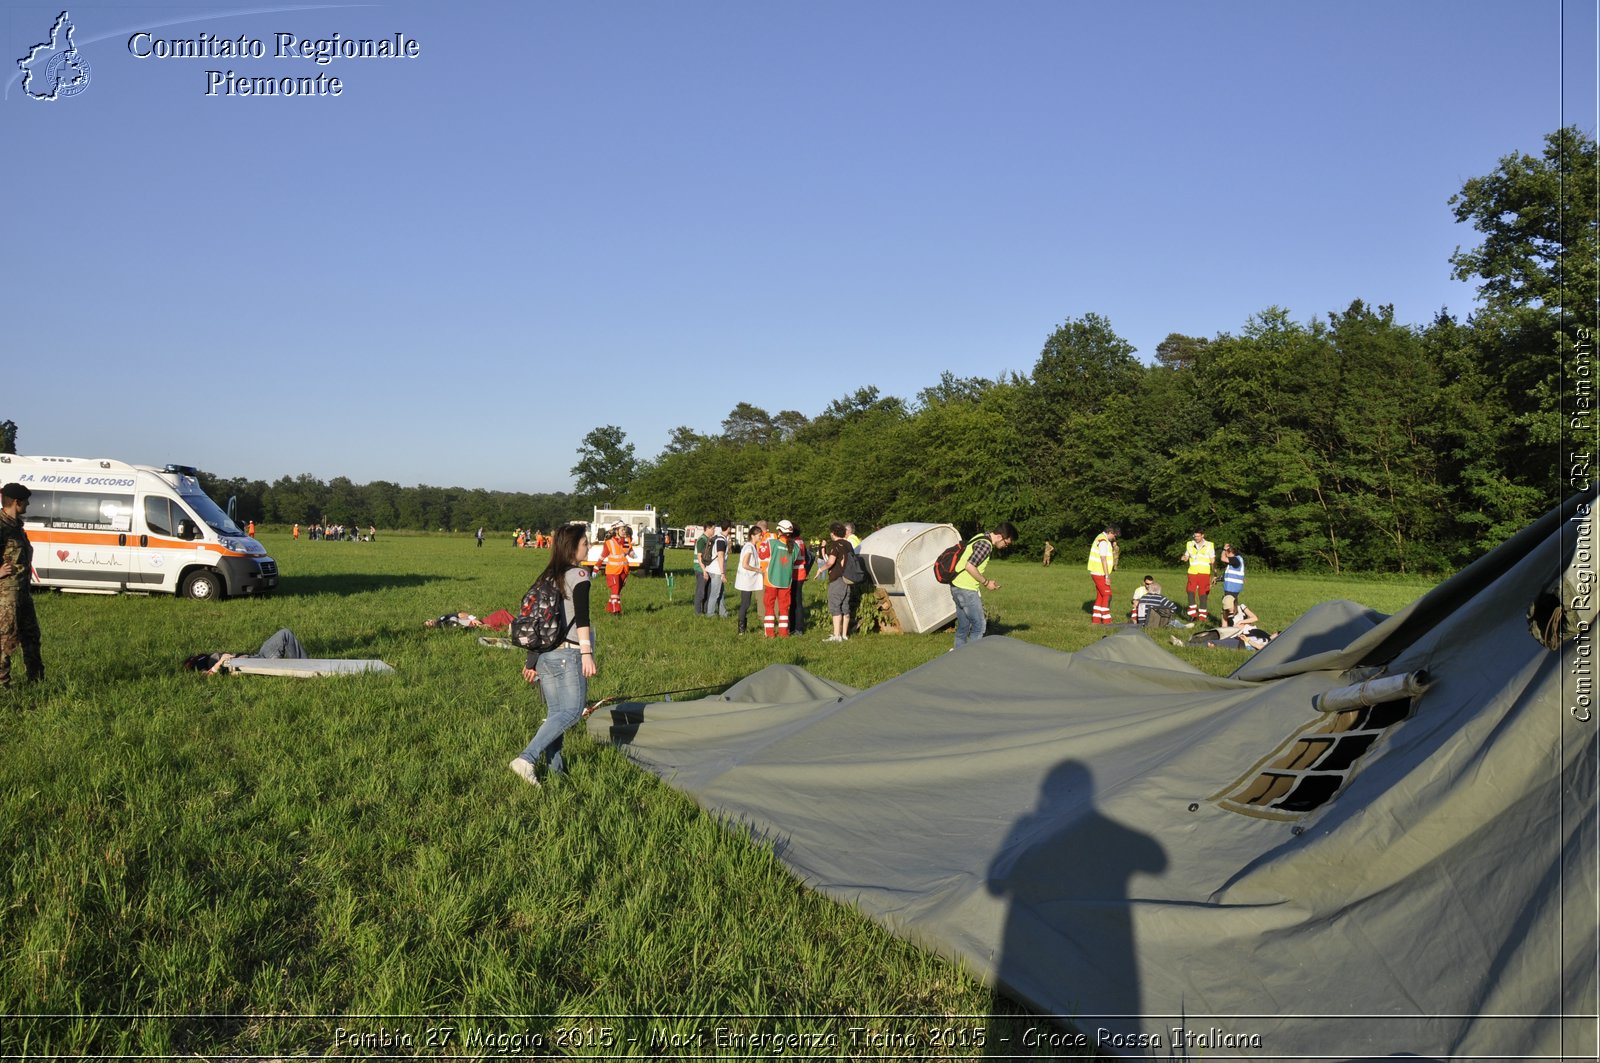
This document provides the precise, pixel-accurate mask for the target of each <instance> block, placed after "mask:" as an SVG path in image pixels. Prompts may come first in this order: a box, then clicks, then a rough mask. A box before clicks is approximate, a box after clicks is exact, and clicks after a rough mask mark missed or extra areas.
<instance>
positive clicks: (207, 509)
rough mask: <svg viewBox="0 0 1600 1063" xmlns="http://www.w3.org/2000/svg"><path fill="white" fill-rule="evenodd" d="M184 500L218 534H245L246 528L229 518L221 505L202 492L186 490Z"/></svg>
mask: <svg viewBox="0 0 1600 1063" xmlns="http://www.w3.org/2000/svg"><path fill="white" fill-rule="evenodd" d="M183 500H184V502H185V503H187V504H188V506H189V508H190V509H192V510H194V511H195V515H196V516H198V517H199V518H200V519H201V520H203V521H205V522H206V524H207V525H209V526H210V528H211V530H212V531H214V532H216V533H217V534H218V535H243V534H244V529H243V528H241V527H239V526H238V525H237V524H235V523H234V522H233V521H231V520H229V519H228V515H227V514H226V513H224V512H222V509H221V507H220V506H218V505H217V504H216V503H215V502H213V501H211V499H209V498H207V497H206V496H205V495H203V494H201V493H200V492H198V491H195V492H193V493H189V492H185V493H184V496H183Z"/></svg>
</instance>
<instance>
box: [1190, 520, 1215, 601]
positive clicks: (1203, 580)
mask: <svg viewBox="0 0 1600 1063" xmlns="http://www.w3.org/2000/svg"><path fill="white" fill-rule="evenodd" d="M1216 561H1217V548H1216V546H1215V544H1213V543H1212V542H1211V541H1210V540H1209V539H1207V538H1206V533H1205V532H1204V531H1201V530H1199V529H1196V531H1195V533H1194V538H1193V539H1191V540H1190V541H1189V542H1188V544H1186V545H1185V546H1184V548H1183V562H1184V564H1186V565H1187V566H1188V567H1189V582H1188V584H1187V590H1188V592H1189V619H1190V620H1192V621H1194V622H1195V623H1199V624H1203V623H1205V622H1206V620H1207V618H1208V617H1209V615H1210V612H1211V569H1212V566H1213V565H1215V564H1216Z"/></svg>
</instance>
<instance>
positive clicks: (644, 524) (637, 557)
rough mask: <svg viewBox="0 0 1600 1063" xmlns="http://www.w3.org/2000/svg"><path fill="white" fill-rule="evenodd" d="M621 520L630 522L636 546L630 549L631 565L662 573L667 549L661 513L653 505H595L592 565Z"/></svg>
mask: <svg viewBox="0 0 1600 1063" xmlns="http://www.w3.org/2000/svg"><path fill="white" fill-rule="evenodd" d="M618 521H621V522H622V523H624V524H626V525H627V526H628V537H629V538H630V539H632V540H633V548H632V549H631V550H629V551H628V569H629V570H630V571H632V572H642V573H644V574H645V575H647V576H659V575H661V573H662V572H664V571H665V570H666V561H665V551H664V550H663V549H662V534H661V533H662V531H663V530H664V528H663V526H662V523H661V514H660V513H657V512H656V510H655V509H654V508H652V507H650V506H646V507H644V508H643V509H596V510H595V511H594V520H592V521H591V522H590V523H589V557H588V562H589V564H590V565H594V564H596V563H598V562H599V561H600V559H601V556H602V551H603V547H602V546H601V543H603V542H604V541H605V540H606V539H609V538H610V537H611V530H612V529H613V528H614V527H616V524H617V522H618Z"/></svg>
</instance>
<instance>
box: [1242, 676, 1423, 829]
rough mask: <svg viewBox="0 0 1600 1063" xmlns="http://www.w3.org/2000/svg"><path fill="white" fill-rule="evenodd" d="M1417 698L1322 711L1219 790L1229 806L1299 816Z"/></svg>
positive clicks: (1348, 772) (1350, 771)
mask: <svg viewBox="0 0 1600 1063" xmlns="http://www.w3.org/2000/svg"><path fill="white" fill-rule="evenodd" d="M1415 700H1416V699H1415V698H1409V697H1408V698H1400V699H1397V700H1393V701H1385V702H1380V703H1378V704H1376V705H1365V706H1361V707H1359V708H1356V709H1347V710H1344V711H1339V712H1329V713H1325V714H1324V715H1323V716H1322V717H1321V718H1319V719H1317V720H1313V721H1312V722H1311V723H1309V724H1307V725H1306V726H1304V727H1302V728H1301V729H1300V731H1299V732H1297V733H1296V734H1294V735H1292V736H1290V738H1289V739H1288V740H1287V741H1285V742H1284V743H1283V744H1281V745H1280V746H1279V747H1278V748H1277V749H1276V750H1274V751H1273V752H1272V753H1269V754H1268V755H1267V756H1266V757H1264V758H1262V759H1261V760H1260V761H1258V762H1257V764H1256V766H1255V767H1254V768H1252V769H1251V770H1250V771H1249V772H1247V773H1246V774H1245V776H1244V777H1243V778H1242V779H1239V780H1238V781H1236V782H1235V783H1234V784H1233V785H1232V786H1230V787H1228V788H1227V789H1226V790H1224V791H1223V792H1222V793H1220V794H1215V795H1213V797H1212V799H1213V800H1215V801H1217V803H1218V804H1220V805H1221V806H1222V807H1223V808H1226V809H1228V810H1229V811H1232V812H1239V813H1243V814H1244V815H1250V816H1261V817H1266V818H1272V819H1298V818H1299V817H1301V816H1303V815H1305V814H1306V813H1308V812H1311V811H1313V810H1315V809H1318V808H1321V807H1322V806H1323V805H1325V804H1327V803H1328V802H1329V801H1331V800H1333V799H1334V798H1335V797H1336V796H1337V795H1338V794H1339V791H1341V790H1343V789H1344V787H1345V785H1346V784H1347V783H1348V782H1349V781H1350V779H1351V778H1352V777H1353V776H1354V775H1355V773H1356V772H1357V771H1358V770H1359V769H1360V767H1361V764H1362V762H1363V760H1364V759H1365V757H1366V756H1367V755H1368V754H1369V753H1371V752H1372V751H1373V749H1374V747H1375V746H1376V745H1377V743H1378V740H1379V739H1380V738H1382V737H1383V736H1384V735H1385V734H1386V733H1387V732H1388V730H1389V729H1390V728H1391V727H1393V726H1395V725H1396V724H1398V723H1400V722H1402V721H1403V720H1406V719H1407V718H1409V717H1410V716H1411V714H1412V712H1413V710H1414V707H1415Z"/></svg>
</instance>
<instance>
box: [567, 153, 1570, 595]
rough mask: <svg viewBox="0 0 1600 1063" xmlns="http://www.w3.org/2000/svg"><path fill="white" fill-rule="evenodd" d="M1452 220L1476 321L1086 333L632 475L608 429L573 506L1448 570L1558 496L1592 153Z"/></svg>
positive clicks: (739, 428)
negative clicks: (1011, 365) (1005, 363)
mask: <svg viewBox="0 0 1600 1063" xmlns="http://www.w3.org/2000/svg"><path fill="white" fill-rule="evenodd" d="M1449 203H1450V206H1451V208H1452V210H1453V211H1454V214H1455V217H1456V219H1457V221H1459V222H1462V223H1470V224H1471V225H1472V227H1473V228H1474V229H1475V230H1476V231H1477V232H1478V233H1479V234H1480V235H1481V237H1482V242H1481V243H1480V244H1479V245H1478V246H1477V247H1475V248H1472V249H1469V250H1458V251H1457V252H1456V253H1455V254H1454V255H1452V256H1451V258H1450V266H1451V268H1452V270H1453V275H1454V276H1455V277H1456V278H1458V279H1461V280H1468V281H1473V282H1475V283H1476V285H1477V290H1478V295H1479V300H1480V305H1479V306H1478V308H1477V309H1476V310H1475V311H1474V313H1473V314H1472V315H1471V317H1470V318H1469V319H1468V320H1466V321H1460V320H1457V319H1456V318H1455V317H1453V316H1452V315H1450V314H1449V313H1448V311H1446V310H1443V309H1441V310H1440V311H1439V313H1438V314H1437V315H1436V316H1435V317H1434V319H1433V320H1432V321H1429V322H1427V323H1426V324H1423V325H1408V324H1402V323H1400V322H1397V321H1396V320H1395V318H1394V310H1393V307H1391V306H1385V305H1376V306H1374V305H1368V304H1367V303H1365V302H1363V301H1360V300H1357V301H1354V302H1351V303H1350V304H1349V305H1348V306H1345V307H1343V308H1341V309H1336V310H1333V311H1331V312H1329V313H1327V314H1325V315H1324V316H1322V317H1318V318H1314V319H1312V320H1308V321H1295V320H1292V319H1291V318H1290V315H1289V313H1288V312H1287V311H1285V310H1284V309H1282V308H1280V307H1267V308H1265V309H1263V310H1262V311H1260V312H1259V313H1257V314H1255V315H1253V316H1251V317H1250V318H1249V320H1247V321H1245V322H1244V323H1243V324H1242V325H1241V326H1240V327H1239V328H1238V330H1237V331H1235V332H1225V333H1222V334H1219V335H1216V336H1212V337H1198V336H1188V335H1183V334H1180V333H1172V334H1170V335H1168V337H1167V338H1166V340H1165V341H1163V342H1162V343H1161V344H1160V345H1159V346H1158V348H1157V350H1156V352H1155V359H1154V362H1153V364H1149V365H1146V364H1143V363H1141V362H1140V361H1139V360H1138V359H1137V358H1136V357H1135V356H1134V350H1133V347H1132V346H1131V345H1130V344H1129V343H1128V342H1127V341H1126V340H1124V339H1123V338H1122V337H1120V336H1119V335H1117V333H1116V331H1115V330H1114V329H1113V327H1112V324H1111V322H1109V321H1108V320H1106V319H1105V318H1103V317H1101V316H1099V315H1097V314H1094V313H1088V314H1084V315H1082V316H1081V317H1077V318H1074V319H1071V320H1068V321H1066V322H1064V323H1063V324H1062V325H1060V326H1059V327H1058V328H1056V329H1055V330H1054V331H1053V332H1052V333H1051V334H1050V336H1049V337H1048V338H1047V339H1046V340H1045V342H1044V346H1043V348H1042V350H1041V351H1040V354H1039V357H1038V360H1037V362H1036V363H1035V365H1034V367H1033V370H1032V372H1031V373H1028V374H1026V375H1022V374H1011V375H1008V376H1006V377H1004V378H1000V379H993V380H991V379H985V378H981V377H960V376H957V375H955V374H952V373H949V372H946V373H945V374H943V375H942V376H941V377H940V379H939V381H938V383H937V384H934V385H932V386H930V387H928V388H925V389H923V390H922V391H920V392H919V393H918V394H917V395H916V396H915V397H914V398H913V399H911V400H909V401H908V400H906V399H902V398H898V397H893V396H885V395H881V394H880V393H879V392H878V390H877V389H876V388H872V387H864V388H861V389H859V390H857V391H855V392H853V393H852V394H849V395H846V396H844V397H842V398H840V399H838V400H836V401H835V402H833V403H831V404H830V405H829V406H828V407H827V409H825V410H823V411H822V412H821V413H820V414H818V415H816V416H814V417H807V416H805V415H803V414H801V413H799V412H797V411H794V410H780V411H777V412H776V413H772V412H769V411H767V410H765V409H763V408H761V407H759V406H755V405H753V404H751V403H746V402H741V403H739V404H738V405H737V406H736V407H735V408H734V409H733V410H732V411H731V412H730V413H729V414H728V416H727V417H726V418H725V419H724V420H723V421H722V423H721V426H720V429H721V430H720V431H718V432H712V433H700V432H697V431H696V430H694V429H693V428H690V427H688V426H682V427H679V428H677V429H675V430H674V431H673V432H672V434H671V438H670V440H669V443H668V445H667V446H666V448H665V449H664V450H663V451H662V452H661V453H660V454H659V455H657V456H656V457H655V458H653V459H650V460H646V461H638V460H636V459H635V458H634V454H633V448H632V445H631V444H628V443H627V442H626V440H625V436H624V433H623V432H622V430H621V429H619V428H617V427H616V426H614V425H606V426H603V427H601V428H597V429H595V430H594V431H593V432H591V433H590V434H589V435H588V436H587V437H586V438H585V440H584V444H583V447H582V448H581V449H580V452H579V462H578V464H577V465H576V466H575V467H574V468H573V475H574V477H575V480H576V484H577V492H578V494H579V495H580V497H583V498H585V499H604V500H608V501H613V502H616V503H618V504H630V505H640V504H643V503H646V502H649V503H652V504H654V505H655V506H656V507H657V508H658V509H664V510H666V511H668V512H669V513H671V514H673V515H674V522H675V523H687V522H698V521H700V520H703V519H707V518H712V517H721V516H726V517H732V518H734V519H749V518H752V517H754V516H758V515H759V516H768V517H788V518H790V519H792V520H795V521H796V522H797V523H799V524H800V526H801V527H802V529H805V530H810V531H812V532H816V531H819V530H820V529H822V528H823V527H825V526H826V524H827V523H828V522H829V521H833V520H853V521H855V523H856V524H857V526H858V527H861V528H863V529H867V528H872V527H877V526H881V525H884V524H891V523H896V522H900V521H937V522H945V521H948V522H953V523H956V524H957V525H959V526H961V527H962V528H963V530H967V531H970V530H973V529H977V528H980V527H987V526H988V525H990V524H991V523H993V522H995V521H998V520H1002V519H1009V520H1011V521H1012V522H1013V523H1015V524H1016V525H1017V526H1018V527H1019V529H1021V531H1022V535H1023V539H1024V542H1025V544H1028V545H1029V546H1031V547H1032V548H1034V549H1037V548H1038V547H1039V545H1040V544H1041V543H1042V541H1043V540H1045V539H1061V540H1064V541H1065V542H1070V543H1076V542H1078V541H1081V542H1082V543H1084V544H1087V543H1088V541H1089V540H1090V538H1092V537H1093V535H1094V534H1095V533H1096V532H1097V531H1098V530H1099V529H1100V528H1101V527H1102V526H1103V525H1104V524H1105V523H1107V522H1116V523H1119V524H1120V525H1121V526H1122V528H1123V536H1124V539H1123V541H1124V544H1125V549H1131V550H1133V551H1137V552H1141V553H1147V554H1151V555H1155V556H1165V555H1166V554H1168V553H1170V552H1171V551H1173V550H1175V549H1176V548H1177V547H1176V544H1179V543H1181V542H1182V541H1183V540H1184V539H1185V538H1186V537H1187V536H1188V535H1189V534H1190V533H1191V532H1192V531H1193V530H1194V529H1195V528H1197V527H1203V528H1205V529H1207V531H1208V532H1209V533H1210V535H1211V537H1212V538H1213V539H1217V540H1221V539H1226V540H1228V541H1231V542H1233V543H1235V544H1237V545H1239V546H1240V547H1241V548H1242V549H1243V550H1244V552H1245V553H1246V554H1247V555H1250V556H1253V557H1256V558H1259V559H1261V560H1264V561H1266V562H1267V563H1268V564H1271V565H1274V566H1282V567H1286V568H1318V569H1326V570H1331V571H1335V572H1337V571H1340V570H1342V569H1345V568H1359V569H1363V570H1371V571H1386V570H1387V571H1399V572H1443V571H1450V570H1453V569H1455V568H1458V567H1460V566H1461V565H1463V564H1465V563H1466V562H1468V561H1470V560H1472V559H1473V558H1474V557H1476V556H1478V555H1479V554H1480V553H1482V552H1483V551H1485V550H1487V549H1488V548H1490V547H1492V546H1494V545H1495V544H1497V543H1499V542H1501V541H1502V540H1504V539H1505V538H1506V537H1507V536H1508V535H1509V534H1511V533H1512V532H1514V531H1515V530H1517V529H1519V528H1521V527H1522V526H1524V525H1525V524H1527V523H1528V522H1529V521H1530V520H1532V519H1533V518H1534V517H1536V516H1537V515H1539V514H1540V513H1542V512H1543V511H1544V510H1546V509H1547V508H1549V507H1550V506H1552V505H1554V504H1555V503H1556V502H1557V501H1558V500H1559V498H1560V497H1561V495H1562V493H1563V490H1564V487H1563V481H1562V480H1561V478H1560V474H1559V469H1558V465H1559V464H1560V462H1559V451H1560V447H1561V444H1562V442H1563V427H1564V426H1563V422H1562V417H1561V399H1560V397H1561V394H1562V388H1563V386H1564V382H1563V376H1562V374H1563V370H1564V366H1565V365H1566V364H1567V363H1568V362H1569V361H1570V358H1569V357H1568V356H1569V355H1570V354H1571V352H1573V351H1574V350H1575V349H1577V346H1578V344H1579V343H1580V341H1581V340H1583V338H1584V337H1587V336H1592V332H1593V329H1594V326H1595V321H1594V310H1595V307H1596V305H1597V287H1596V265H1597V263H1600V241H1597V226H1600V221H1597V219H1600V210H1597V202H1596V165H1595V141H1594V139H1593V138H1592V137H1590V136H1588V135H1587V134H1585V133H1583V132H1582V131H1581V130H1578V129H1576V128H1570V127H1569V128H1564V129H1560V130H1557V131H1556V132H1554V133H1552V134H1550V135H1549V136H1548V137H1546V138H1545V143H1544V149H1543V152H1542V153H1541V154H1540V155H1539V156H1532V155H1526V154H1511V155H1508V156H1506V157H1504V158H1502V159H1501V160H1500V163H1499V166H1498V167H1497V168H1496V170H1495V171H1494V172H1493V173H1492V174H1489V175H1487V176H1485V177H1480V178H1474V179H1472V180H1469V181H1467V182H1466V184H1465V185H1464V186H1463V187H1462V189H1461V191H1460V192H1459V193H1457V194H1456V195H1454V196H1452V197H1451V199H1450V201H1449ZM1068 556H1071V555H1070V552H1069V555H1068Z"/></svg>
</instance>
